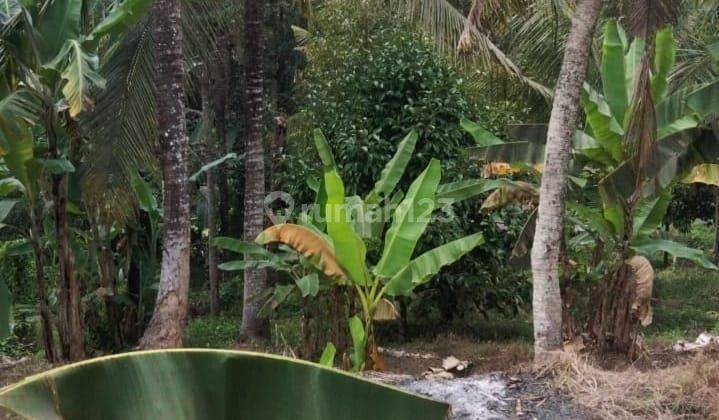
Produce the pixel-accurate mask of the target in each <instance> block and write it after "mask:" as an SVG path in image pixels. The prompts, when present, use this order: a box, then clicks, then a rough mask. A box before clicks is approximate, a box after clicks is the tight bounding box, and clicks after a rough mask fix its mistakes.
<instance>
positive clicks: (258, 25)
mask: <svg viewBox="0 0 719 420" xmlns="http://www.w3.org/2000/svg"><path fill="white" fill-rule="evenodd" d="M264 7H265V1H264V0H247V1H246V2H245V53H246V54H247V72H246V100H247V134H248V135H247V138H246V144H245V195H244V196H245V201H244V212H243V213H244V221H243V223H244V227H243V233H244V235H243V236H244V238H245V240H248V241H252V240H254V238H255V237H256V236H257V235H258V234H259V233H260V232H262V230H263V228H264V214H263V200H264V198H265V143H264V125H263V121H262V120H263V114H264V104H263V102H264V97H263V92H264V89H263V83H264V76H263V71H262V64H263V62H262V60H263V57H264V55H263V52H264V34H263V30H262V17H263V11H264ZM244 274H245V276H244V280H245V284H244V296H243V307H242V327H241V329H240V340H241V341H245V340H249V341H260V342H261V341H264V340H265V339H266V338H267V335H268V328H267V322H266V320H263V319H261V318H260V317H259V311H260V308H261V307H262V302H260V301H259V299H258V298H257V297H258V295H259V294H260V293H262V291H263V290H264V289H265V287H266V285H267V271H266V270H264V269H248V270H245V273H244Z"/></svg>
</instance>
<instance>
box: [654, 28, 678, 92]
mask: <svg viewBox="0 0 719 420" xmlns="http://www.w3.org/2000/svg"><path fill="white" fill-rule="evenodd" d="M654 45H655V46H654V69H653V70H654V71H653V74H652V80H651V86H652V98H653V99H654V103H657V102H661V100H662V99H664V95H665V93H666V91H667V82H668V80H669V74H670V72H671V70H672V68H673V67H674V59H675V56H676V49H675V46H674V29H673V28H672V27H671V26H666V27H665V28H663V29H662V30H660V31H659V32H657V35H656V37H655V41H654Z"/></svg>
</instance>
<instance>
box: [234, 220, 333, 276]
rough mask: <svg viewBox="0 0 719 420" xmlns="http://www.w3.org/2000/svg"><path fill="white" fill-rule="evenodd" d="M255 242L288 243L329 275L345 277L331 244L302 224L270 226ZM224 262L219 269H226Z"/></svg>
mask: <svg viewBox="0 0 719 420" xmlns="http://www.w3.org/2000/svg"><path fill="white" fill-rule="evenodd" d="M255 242H257V243H258V244H260V245H267V244H269V243H273V242H280V243H283V244H286V245H289V246H290V247H292V249H294V250H296V251H297V252H299V253H300V254H302V255H303V256H304V257H306V258H308V259H310V260H314V261H316V262H317V265H318V266H319V267H320V268H321V269H322V271H324V273H325V274H327V275H328V276H329V277H334V278H341V279H344V278H346V274H345V272H344V270H343V269H342V267H340V263H339V262H338V258H337V256H336V254H335V251H334V250H333V249H332V245H331V244H330V243H328V242H327V241H326V240H325V238H324V237H323V236H321V235H318V234H316V233H315V232H314V231H312V230H311V229H309V228H306V227H304V226H300V225H294V224H291V223H283V224H279V225H274V226H270V227H268V228H267V229H265V230H264V231H262V233H260V234H259V235H257V238H256V239H255ZM335 245H336V244H335ZM275 257H276V256H275ZM270 258H271V257H270ZM235 263H236V266H237V267H239V266H240V264H239V262H238V261H235ZM225 264H229V263H225ZM225 264H221V265H220V267H221V269H226V268H222V266H223V265H225ZM238 269H244V268H238Z"/></svg>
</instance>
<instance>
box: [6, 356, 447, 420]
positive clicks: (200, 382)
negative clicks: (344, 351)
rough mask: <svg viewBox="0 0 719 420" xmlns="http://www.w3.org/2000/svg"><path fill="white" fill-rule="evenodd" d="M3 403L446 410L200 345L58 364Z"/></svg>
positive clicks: (339, 377)
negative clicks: (201, 347)
mask: <svg viewBox="0 0 719 420" xmlns="http://www.w3.org/2000/svg"><path fill="white" fill-rule="evenodd" d="M2 408H5V409H7V410H9V411H11V412H14V413H16V414H18V415H20V416H22V417H25V418H31V419H82V420H90V419H103V420H109V419H123V420H127V419H153V420H155V419H172V420H181V419H251V420H263V419H278V420H295V419H297V420H303V419H307V420H324V419H327V420H340V419H357V420H364V419H367V420H369V419H371V420H381V419H387V420H400V419H411V420H423V419H445V418H447V416H448V413H449V406H448V405H446V404H444V403H440V402H436V401H433V400H430V399H427V398H423V397H419V396H415V395H412V394H408V393H406V392H404V391H400V390H398V389H395V388H391V387H388V386H386V385H381V384H377V383H374V382H370V381H367V380H365V379H362V378H358V377H356V376H353V375H350V374H348V373H345V372H342V371H338V370H335V369H329V368H325V367H321V366H319V365H316V364H313V363H309V362H303V361H298V360H294V359H288V358H283V357H279V356H273V355H267V354H259V353H249V352H241V351H228V350H205V349H203V350H199V349H197V350H194V349H178V350H153V351H142V352H135V353H125V354H120V355H115V356H107V357H102V358H98V359H93V360H87V361H84V362H80V363H76V364H72V365H67V366H63V367H60V368H57V369H53V370H50V371H48V372H45V373H42V374H39V375H35V376H32V377H29V378H27V379H25V380H24V381H22V382H19V383H18V384H16V385H11V386H9V387H7V388H4V389H2V390H0V412H1V411H2ZM0 416H2V414H1V413H0Z"/></svg>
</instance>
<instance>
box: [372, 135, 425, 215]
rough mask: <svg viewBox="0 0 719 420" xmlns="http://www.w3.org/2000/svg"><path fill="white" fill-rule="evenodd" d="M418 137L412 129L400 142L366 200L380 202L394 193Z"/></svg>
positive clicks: (374, 202)
mask: <svg viewBox="0 0 719 420" xmlns="http://www.w3.org/2000/svg"><path fill="white" fill-rule="evenodd" d="M418 138H419V136H418V135H417V132H415V131H412V132H410V133H409V134H408V135H407V137H405V138H404V140H402V141H401V142H400V143H399V146H398V147H397V151H396V152H395V154H394V156H393V157H392V159H390V161H389V162H387V165H385V167H384V169H382V173H381V174H380V178H379V180H378V181H377V183H376V184H374V188H373V189H372V191H370V193H369V194H367V197H365V200H364V201H365V202H366V203H367V204H378V203H380V202H381V201H382V200H383V199H385V198H387V197H389V196H390V195H391V194H392V192H393V191H394V189H395V187H396V186H397V184H398V183H399V181H400V179H402V175H404V171H405V169H407V164H409V160H410V158H411V157H412V153H414V147H415V145H416V144H417V139H418Z"/></svg>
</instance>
